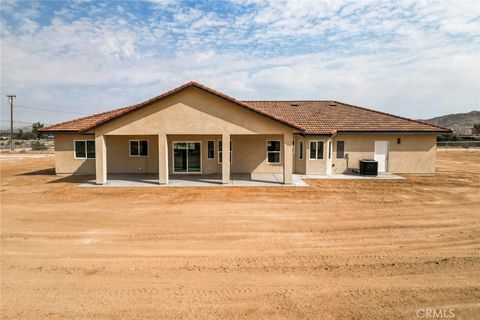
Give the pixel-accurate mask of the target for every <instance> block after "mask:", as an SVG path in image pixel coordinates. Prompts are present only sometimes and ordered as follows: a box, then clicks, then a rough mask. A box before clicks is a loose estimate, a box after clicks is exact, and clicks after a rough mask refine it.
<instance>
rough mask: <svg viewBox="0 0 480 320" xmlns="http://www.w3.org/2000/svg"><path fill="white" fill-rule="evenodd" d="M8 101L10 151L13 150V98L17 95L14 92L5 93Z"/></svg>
mask: <svg viewBox="0 0 480 320" xmlns="http://www.w3.org/2000/svg"><path fill="white" fill-rule="evenodd" d="M7 97H8V101H10V151H13V99H14V98H16V97H17V96H16V95H14V94H9V95H7Z"/></svg>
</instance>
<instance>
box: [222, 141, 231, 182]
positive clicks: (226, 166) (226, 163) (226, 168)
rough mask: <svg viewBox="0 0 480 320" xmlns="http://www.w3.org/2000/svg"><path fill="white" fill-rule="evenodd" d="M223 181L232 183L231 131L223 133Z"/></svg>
mask: <svg viewBox="0 0 480 320" xmlns="http://www.w3.org/2000/svg"><path fill="white" fill-rule="evenodd" d="M222 183H223V184H229V183H230V133H224V134H222Z"/></svg>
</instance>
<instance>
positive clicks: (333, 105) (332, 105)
mask: <svg viewBox="0 0 480 320" xmlns="http://www.w3.org/2000/svg"><path fill="white" fill-rule="evenodd" d="M328 105H329V106H331V107H335V106H336V105H337V104H336V103H335V102H333V101H332V102H330V103H329V104H328Z"/></svg>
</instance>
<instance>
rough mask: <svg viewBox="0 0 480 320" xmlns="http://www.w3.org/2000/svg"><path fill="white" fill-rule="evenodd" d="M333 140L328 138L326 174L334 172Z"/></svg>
mask: <svg viewBox="0 0 480 320" xmlns="http://www.w3.org/2000/svg"><path fill="white" fill-rule="evenodd" d="M332 158H333V141H332V139H329V140H327V169H326V174H327V175H331V174H332V164H333V159H332Z"/></svg>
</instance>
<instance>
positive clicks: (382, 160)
mask: <svg viewBox="0 0 480 320" xmlns="http://www.w3.org/2000/svg"><path fill="white" fill-rule="evenodd" d="M375 161H377V162H378V172H388V141H375Z"/></svg>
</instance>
